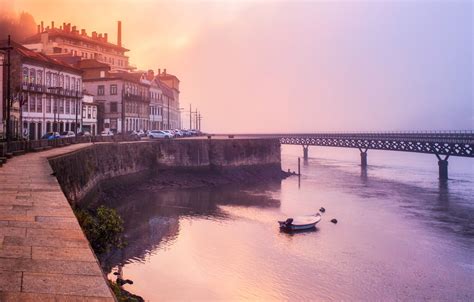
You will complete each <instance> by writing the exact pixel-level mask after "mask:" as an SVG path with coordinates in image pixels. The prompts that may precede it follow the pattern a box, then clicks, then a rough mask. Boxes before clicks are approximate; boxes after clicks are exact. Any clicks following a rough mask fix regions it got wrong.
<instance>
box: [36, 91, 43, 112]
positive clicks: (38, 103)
mask: <svg viewBox="0 0 474 302" xmlns="http://www.w3.org/2000/svg"><path fill="white" fill-rule="evenodd" d="M36 112H43V97H42V96H41V95H39V96H38V98H37V99H36Z"/></svg>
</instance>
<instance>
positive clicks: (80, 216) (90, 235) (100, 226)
mask: <svg viewBox="0 0 474 302" xmlns="http://www.w3.org/2000/svg"><path fill="white" fill-rule="evenodd" d="M74 213H75V214H76V217H77V220H78V221H79V224H80V225H81V228H82V230H83V231H84V233H85V234H86V237H87V239H88V240H89V242H90V244H91V246H92V248H93V249H94V252H95V253H96V254H101V253H104V252H107V251H108V250H109V249H110V248H111V247H116V248H121V247H122V246H123V242H122V232H123V220H122V218H121V217H120V215H119V214H118V213H117V211H115V210H114V209H112V208H108V207H106V206H100V207H98V208H97V209H96V210H85V209H75V210H74Z"/></svg>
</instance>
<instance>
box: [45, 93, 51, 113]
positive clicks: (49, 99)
mask: <svg viewBox="0 0 474 302" xmlns="http://www.w3.org/2000/svg"><path fill="white" fill-rule="evenodd" d="M46 113H51V97H50V96H47V97H46Z"/></svg>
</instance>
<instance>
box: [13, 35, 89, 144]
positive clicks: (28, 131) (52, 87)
mask: <svg viewBox="0 0 474 302" xmlns="http://www.w3.org/2000/svg"><path fill="white" fill-rule="evenodd" d="M12 46H13V50H12V52H11V91H12V97H11V98H12V105H13V106H12V114H11V119H12V122H13V128H15V130H14V132H15V134H16V138H23V139H30V140H33V139H39V138H41V137H42V136H43V135H44V134H45V133H47V132H52V131H57V132H63V131H76V129H77V130H78V129H79V128H80V120H81V116H80V112H81V99H82V72H81V70H79V69H77V68H74V67H73V66H71V65H68V64H65V63H62V62H60V61H57V60H54V59H52V58H50V57H48V56H46V55H44V54H41V53H36V52H33V51H31V50H29V49H27V48H25V47H23V46H21V45H20V44H17V43H12ZM4 77H5V74H4ZM16 120H18V122H15V121H16Z"/></svg>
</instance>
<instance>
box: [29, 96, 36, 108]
mask: <svg viewBox="0 0 474 302" xmlns="http://www.w3.org/2000/svg"><path fill="white" fill-rule="evenodd" d="M29 102H30V112H35V111H36V97H35V96H34V95H32V96H30V97H29Z"/></svg>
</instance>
